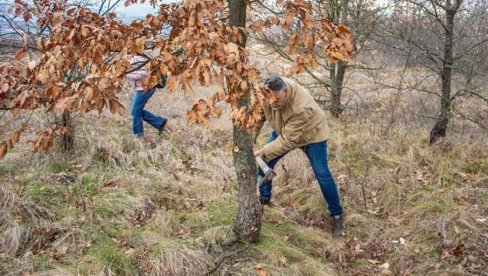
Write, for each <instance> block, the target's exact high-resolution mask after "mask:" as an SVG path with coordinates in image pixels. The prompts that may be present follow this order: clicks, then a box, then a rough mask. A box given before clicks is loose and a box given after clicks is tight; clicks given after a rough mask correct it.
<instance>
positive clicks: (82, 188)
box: [71, 174, 98, 196]
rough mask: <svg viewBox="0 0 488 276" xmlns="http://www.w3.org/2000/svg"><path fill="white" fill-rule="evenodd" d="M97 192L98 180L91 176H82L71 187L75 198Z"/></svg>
mask: <svg viewBox="0 0 488 276" xmlns="http://www.w3.org/2000/svg"><path fill="white" fill-rule="evenodd" d="M97 190H98V179H97V177H95V176H93V175H92V174H83V175H81V177H80V180H79V181H78V182H77V183H76V184H75V185H74V186H73V187H72V191H71V192H72V194H73V195H75V196H85V195H95V194H96V193H97Z"/></svg>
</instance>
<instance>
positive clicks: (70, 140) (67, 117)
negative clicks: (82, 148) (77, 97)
mask: <svg viewBox="0 0 488 276" xmlns="http://www.w3.org/2000/svg"><path fill="white" fill-rule="evenodd" d="M61 125H62V126H63V127H65V128H66V129H67V132H66V133H64V134H62V135H61V150H62V152H69V151H71V150H72V149H73V145H74V136H73V128H72V122H71V114H70V113H69V112H67V111H64V112H63V114H62V115H61Z"/></svg>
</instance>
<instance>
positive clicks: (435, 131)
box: [429, 1, 457, 145]
mask: <svg viewBox="0 0 488 276" xmlns="http://www.w3.org/2000/svg"><path fill="white" fill-rule="evenodd" d="M447 2H448V3H450V1H447ZM456 12H457V9H456V8H449V7H448V9H446V40H445V43H444V64H443V66H442V71H441V80H442V84H441V94H442V95H441V103H440V104H441V110H440V115H439V117H438V118H437V122H436V123H435V125H434V127H433V128H432V130H431V131H430V140H429V142H430V144H431V145H432V144H434V143H435V142H436V141H437V140H439V138H441V137H446V130H447V124H448V123H449V115H450V113H451V75H452V65H453V46H454V17H455V16H456Z"/></svg>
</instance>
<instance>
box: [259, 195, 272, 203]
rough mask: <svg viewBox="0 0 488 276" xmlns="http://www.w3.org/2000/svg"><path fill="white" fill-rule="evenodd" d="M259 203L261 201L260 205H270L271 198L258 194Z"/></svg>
mask: <svg viewBox="0 0 488 276" xmlns="http://www.w3.org/2000/svg"><path fill="white" fill-rule="evenodd" d="M259 203H261V205H270V204H271V198H267V197H262V196H260V197H259Z"/></svg>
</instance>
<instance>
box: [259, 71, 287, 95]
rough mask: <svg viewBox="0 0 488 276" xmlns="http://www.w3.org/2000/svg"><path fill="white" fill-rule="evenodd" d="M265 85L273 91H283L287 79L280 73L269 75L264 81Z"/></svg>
mask: <svg viewBox="0 0 488 276" xmlns="http://www.w3.org/2000/svg"><path fill="white" fill-rule="evenodd" d="M264 85H266V86H267V87H268V88H269V89H270V90H271V91H275V92H277V91H281V90H283V88H285V87H286V84H285V81H284V80H283V79H282V78H280V76H278V75H271V76H269V77H268V78H267V79H266V81H264Z"/></svg>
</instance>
